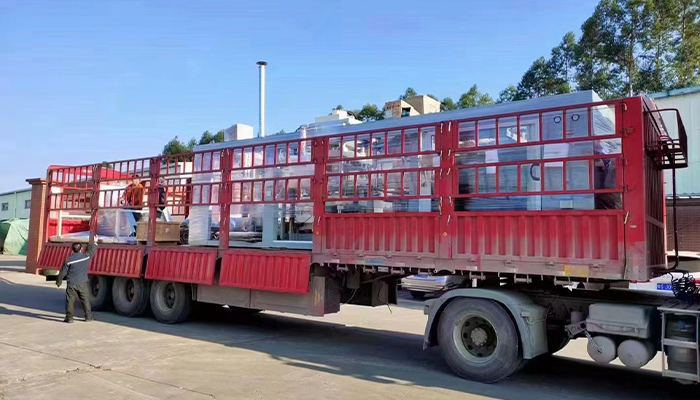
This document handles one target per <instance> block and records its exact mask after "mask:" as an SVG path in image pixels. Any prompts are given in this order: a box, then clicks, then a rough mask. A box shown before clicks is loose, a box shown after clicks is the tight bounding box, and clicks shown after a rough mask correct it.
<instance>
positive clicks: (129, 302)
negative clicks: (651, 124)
mask: <svg viewBox="0 0 700 400" xmlns="http://www.w3.org/2000/svg"><path fill="white" fill-rule="evenodd" d="M112 302H113V303H114V309H115V310H116V311H117V312H118V313H119V314H121V315H124V316H127V317H135V316H138V315H141V314H143V312H144V311H146V308H147V307H148V282H146V281H145V280H143V279H138V278H122V277H116V278H114V285H112Z"/></svg>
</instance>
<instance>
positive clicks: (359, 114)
mask: <svg viewBox="0 0 700 400" xmlns="http://www.w3.org/2000/svg"><path fill="white" fill-rule="evenodd" d="M353 115H354V116H355V118H357V119H359V120H360V121H363V122H369V121H379V120H382V119H384V108H382V109H381V110H380V109H379V107H377V105H376V104H369V103H367V104H365V105H364V106H362V109H361V110H359V111H354V112H353Z"/></svg>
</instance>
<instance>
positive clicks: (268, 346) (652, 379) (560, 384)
mask: <svg viewBox="0 0 700 400" xmlns="http://www.w3.org/2000/svg"><path fill="white" fill-rule="evenodd" d="M63 296H64V292H63V291H61V290H55V289H53V288H52V287H48V286H47V287H43V286H31V285H21V284H14V283H11V282H9V281H7V280H3V279H2V278H0V316H2V315H3V314H9V315H21V316H23V317H29V318H39V319H45V320H52V321H60V315H61V313H62V312H63V304H64V303H63V301H64V297H63ZM7 305H12V306H17V307H22V308H23V309H25V310H21V311H15V310H11V309H8V308H7V307H6V306H7ZM418 305H420V304H419V303H418ZM27 309H28V310H31V311H28V310H27ZM50 313H54V314H53V315H51V314H50ZM55 313H58V314H55ZM77 315H78V316H81V315H82V313H80V312H79V313H78V314H77ZM96 319H98V320H99V321H102V322H106V323H111V324H116V325H120V326H127V327H131V328H135V329H143V330H147V331H152V332H158V333H163V334H168V335H175V336H181V337H186V338H192V339H197V340H205V341H210V342H214V343H219V344H222V345H226V346H231V347H237V348H244V349H248V350H253V351H258V352H262V353H266V354H269V356H270V357H272V358H274V359H276V360H280V361H281V362H283V363H285V364H288V365H293V366H297V367H301V368H308V369H312V370H315V371H319V372H325V373H329V374H339V375H344V376H352V377H355V378H357V379H363V380H367V381H371V382H378V383H385V384H401V385H420V386H424V387H440V388H446V389H451V390H454V391H460V392H463V393H470V394H475V395H482V396H490V397H496V398H501V399H507V400H516V399H539V400H541V399H559V398H578V399H603V398H610V399H617V398H620V397H624V398H630V399H659V400H660V399H673V400H678V399H685V398H697V397H696V396H690V392H691V391H693V392H696V389H697V387H686V386H681V385H679V384H677V383H675V382H673V381H671V380H667V379H663V378H662V377H661V376H660V375H659V374H658V373H654V372H650V371H631V370H628V369H625V368H623V367H617V366H605V367H601V366H598V365H596V364H594V363H593V362H587V361H580V360H573V359H568V358H559V357H552V358H549V359H548V360H546V361H545V360H538V361H536V362H532V363H530V365H529V366H527V367H526V368H525V369H524V370H522V371H521V372H520V373H518V374H517V375H515V376H513V377H511V378H509V379H508V380H506V381H503V382H501V383H499V384H495V385H487V384H481V383H476V382H470V381H466V380H463V379H460V378H458V377H456V376H455V375H454V374H453V373H452V371H451V370H450V369H449V368H448V367H447V366H446V364H445V363H444V361H443V360H442V357H441V355H440V352H439V349H438V348H432V349H429V350H426V351H421V346H422V341H423V338H422V336H419V335H412V334H405V333H399V332H387V331H375V330H371V329H363V328H354V327H346V326H344V325H340V324H335V323H326V322H317V321H310V320H304V319H299V318H293V317H287V316H280V315H273V314H266V313H261V314H256V315H251V314H247V313H244V314H239V313H233V312H227V311H226V310H225V309H222V310H217V311H215V312H213V313H212V312H209V313H207V314H206V315H205V316H204V317H201V318H200V319H199V320H195V321H191V322H187V323H183V324H180V325H164V324H160V323H158V322H156V321H154V320H152V319H150V318H147V317H143V318H125V317H122V316H119V315H116V314H112V313H108V312H99V313H96ZM250 330H254V331H255V332H256V333H260V334H262V337H263V338H262V339H260V340H252V341H251V340H248V341H238V342H237V339H236V338H237V337H240V333H241V332H242V331H250ZM582 377H585V378H582Z"/></svg>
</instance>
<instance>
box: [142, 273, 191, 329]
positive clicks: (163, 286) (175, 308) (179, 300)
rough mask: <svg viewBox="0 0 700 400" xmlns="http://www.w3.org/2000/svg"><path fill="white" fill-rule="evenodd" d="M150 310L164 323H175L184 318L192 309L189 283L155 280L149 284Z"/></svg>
mask: <svg viewBox="0 0 700 400" xmlns="http://www.w3.org/2000/svg"><path fill="white" fill-rule="evenodd" d="M151 310H152V311H153V316H154V317H156V319H157V320H158V321H160V322H162V323H165V324H176V323H178V322H182V321H184V320H186V319H187V317H189V315H190V312H191V311H192V290H191V288H190V285H186V284H184V283H179V282H168V281H155V282H154V283H153V286H151Z"/></svg>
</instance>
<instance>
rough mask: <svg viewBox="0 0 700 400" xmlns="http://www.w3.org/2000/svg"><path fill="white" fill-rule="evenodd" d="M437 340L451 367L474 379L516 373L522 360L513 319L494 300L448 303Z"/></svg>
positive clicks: (495, 379) (490, 380)
mask: <svg viewBox="0 0 700 400" xmlns="http://www.w3.org/2000/svg"><path fill="white" fill-rule="evenodd" d="M438 341H439V344H440V350H441V351H442V355H443V357H444V358H445V361H447V364H448V365H449V366H450V367H451V368H452V370H453V371H455V373H457V375H459V376H461V377H463V378H466V379H469V380H473V381H478V382H485V383H494V382H498V381H500V380H502V379H505V378H507V377H508V376H510V375H511V374H513V373H514V372H516V371H517V370H518V368H519V367H520V365H521V363H522V360H523V357H522V351H521V349H520V338H519V335H518V330H517V329H516V327H515V324H514V323H513V320H512V319H511V317H510V315H509V314H508V312H507V311H506V310H504V309H503V308H502V307H501V306H500V305H498V304H497V303H496V302H494V301H491V300H484V299H470V298H461V299H456V300H453V301H452V302H451V303H449V304H448V305H447V308H445V311H443V313H442V315H441V316H440V321H439V323H438Z"/></svg>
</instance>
